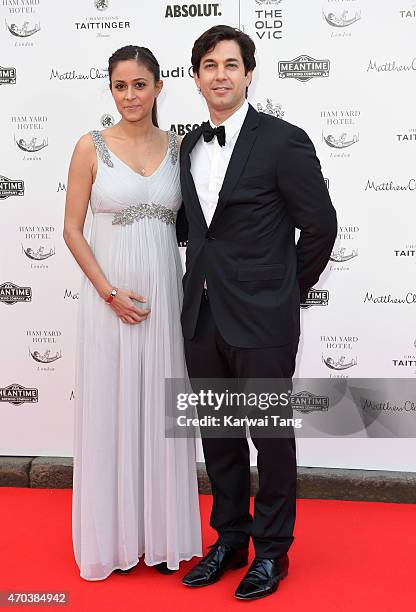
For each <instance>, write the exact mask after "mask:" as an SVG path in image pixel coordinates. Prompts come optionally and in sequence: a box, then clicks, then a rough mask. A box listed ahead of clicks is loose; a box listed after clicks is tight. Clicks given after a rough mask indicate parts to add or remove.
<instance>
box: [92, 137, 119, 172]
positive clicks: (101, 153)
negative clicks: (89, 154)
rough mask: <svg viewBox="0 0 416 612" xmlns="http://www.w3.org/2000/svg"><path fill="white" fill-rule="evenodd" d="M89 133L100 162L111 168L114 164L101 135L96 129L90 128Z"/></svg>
mask: <svg viewBox="0 0 416 612" xmlns="http://www.w3.org/2000/svg"><path fill="white" fill-rule="evenodd" d="M90 134H91V137H92V139H93V141H94V144H95V148H96V150H97V155H98V157H99V158H100V159H101V161H102V162H104V163H105V165H106V166H109V167H110V168H113V167H114V164H113V162H112V161H111V157H110V152H109V150H108V149H107V146H106V144H105V142H104V139H103V137H102V136H101V134H100V132H99V131H98V130H92V132H90Z"/></svg>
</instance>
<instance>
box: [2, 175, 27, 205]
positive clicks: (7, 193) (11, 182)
mask: <svg viewBox="0 0 416 612" xmlns="http://www.w3.org/2000/svg"><path fill="white" fill-rule="evenodd" d="M24 195H25V183H24V181H22V180H21V179H9V178H7V176H3V175H1V174H0V200H5V199H6V198H10V197H12V196H24Z"/></svg>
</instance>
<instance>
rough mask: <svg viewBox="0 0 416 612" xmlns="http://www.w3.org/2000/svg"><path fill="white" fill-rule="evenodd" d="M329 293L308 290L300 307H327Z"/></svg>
mask: <svg viewBox="0 0 416 612" xmlns="http://www.w3.org/2000/svg"><path fill="white" fill-rule="evenodd" d="M328 303H329V291H328V289H314V288H312V289H309V291H308V296H307V298H306V300H305V302H303V303H302V304H301V305H300V307H301V308H310V307H311V306H328Z"/></svg>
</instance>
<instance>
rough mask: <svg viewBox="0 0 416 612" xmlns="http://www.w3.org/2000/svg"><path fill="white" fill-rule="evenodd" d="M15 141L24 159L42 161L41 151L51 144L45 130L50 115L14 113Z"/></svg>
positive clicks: (13, 128) (12, 118) (12, 124)
mask: <svg viewBox="0 0 416 612" xmlns="http://www.w3.org/2000/svg"><path fill="white" fill-rule="evenodd" d="M10 122H11V129H12V130H13V135H14V143H15V145H16V147H17V148H18V149H19V150H20V151H22V160H23V161H41V160H42V155H43V154H41V151H42V150H43V149H45V148H46V147H47V146H48V145H49V140H48V136H47V133H46V132H45V130H46V128H47V123H48V117H47V116H46V115H43V114H38V115H35V114H33V115H12V116H11V118H10Z"/></svg>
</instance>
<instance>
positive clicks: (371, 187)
mask: <svg viewBox="0 0 416 612" xmlns="http://www.w3.org/2000/svg"><path fill="white" fill-rule="evenodd" d="M415 190H416V179H415V178H411V179H409V180H408V181H407V183H395V182H393V181H384V182H383V183H376V182H375V181H374V180H370V179H368V180H367V183H366V186H365V189H364V191H415Z"/></svg>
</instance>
